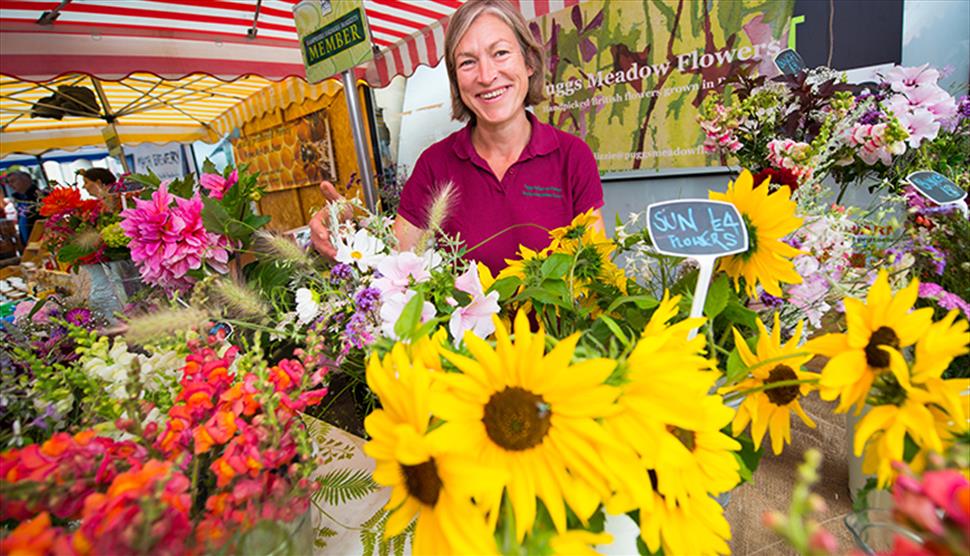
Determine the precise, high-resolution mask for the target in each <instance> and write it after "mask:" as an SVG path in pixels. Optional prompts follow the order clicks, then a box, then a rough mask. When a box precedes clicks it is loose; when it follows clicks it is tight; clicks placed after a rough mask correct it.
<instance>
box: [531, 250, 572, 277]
mask: <svg viewBox="0 0 970 556" xmlns="http://www.w3.org/2000/svg"><path fill="white" fill-rule="evenodd" d="M572 264H573V258H572V257H570V256H569V255H566V254H564V253H556V254H554V255H551V256H550V257H549V258H548V259H546V260H545V261H544V262H543V263H542V268H541V269H540V270H539V273H540V275H541V276H542V277H543V278H562V277H563V276H565V275H566V273H567V272H569V267H570V266H572Z"/></svg>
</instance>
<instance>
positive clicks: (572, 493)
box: [432, 311, 619, 540]
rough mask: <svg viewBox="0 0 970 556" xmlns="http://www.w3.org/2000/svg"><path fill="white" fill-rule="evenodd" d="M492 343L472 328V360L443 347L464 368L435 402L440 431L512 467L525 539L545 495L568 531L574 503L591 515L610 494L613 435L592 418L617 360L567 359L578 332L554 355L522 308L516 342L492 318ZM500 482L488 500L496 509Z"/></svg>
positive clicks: (610, 392)
mask: <svg viewBox="0 0 970 556" xmlns="http://www.w3.org/2000/svg"><path fill="white" fill-rule="evenodd" d="M495 322H496V330H495V338H496V344H497V345H496V347H495V348H492V347H491V346H490V345H489V344H488V343H487V342H485V341H484V340H481V339H479V338H478V337H476V336H475V335H474V334H466V335H465V338H464V341H465V346H466V347H467V349H468V351H469V352H470V353H471V358H469V357H464V356H462V355H458V354H455V353H449V352H444V353H443V355H444V356H445V358H446V359H448V360H449V361H451V362H452V363H453V364H454V365H455V366H456V367H458V369H460V370H461V371H462V372H461V373H440V374H438V375H436V377H435V380H436V383H437V386H440V388H441V391H440V392H439V393H437V394H436V395H435V397H434V398H433V401H432V408H433V410H434V414H435V416H437V417H441V418H442V419H444V421H445V424H443V425H441V426H440V427H439V428H437V429H436V430H435V431H434V432H435V434H440V435H442V437H444V438H446V439H447V442H448V443H449V445H451V446H454V447H461V450H462V451H463V452H464V453H466V454H469V455H470V456H472V457H475V458H476V459H477V461H479V462H480V463H481V464H483V465H485V466H487V467H489V468H492V469H500V470H506V471H507V472H508V480H507V481H506V483H505V490H506V491H507V493H508V499H509V501H510V502H511V504H512V508H513V510H514V513H515V524H516V538H517V539H519V540H521V539H522V538H523V537H524V535H525V533H526V531H528V530H529V529H530V528H531V527H532V522H533V521H534V519H535V516H536V497H537V496H538V497H539V498H540V499H542V501H543V503H544V504H545V506H546V509H547V510H548V511H549V515H550V517H551V518H552V522H553V524H554V525H555V527H556V529H557V531H559V532H563V531H565V530H566V510H565V506H564V502H565V504H568V505H569V507H570V508H571V509H572V510H573V511H574V512H575V513H576V514H577V515H578V516H579V517H580V518H581V519H586V518H587V517H588V516H589V515H590V513H592V511H594V510H595V508H596V505H597V504H598V503H599V502H600V501H602V500H603V499H605V498H606V497H607V496H609V494H610V487H609V485H610V482H611V481H610V477H609V476H608V474H607V473H608V472H607V470H606V466H605V463H604V456H602V455H601V450H600V447H601V446H603V445H607V444H610V443H615V441H614V440H613V439H611V438H609V437H608V435H607V434H606V431H605V430H603V428H602V427H601V426H600V425H599V424H598V423H597V422H596V419H599V418H602V417H603V416H605V415H607V414H609V413H610V412H612V411H613V410H614V401H615V400H616V396H617V395H618V394H619V391H618V389H616V388H614V387H611V386H607V385H605V384H604V381H605V380H606V379H607V377H609V376H610V373H611V372H612V371H613V368H614V367H615V365H616V362H614V361H611V360H609V359H589V360H586V361H582V362H579V363H576V364H571V363H570V361H571V359H572V356H573V351H574V349H575V347H576V342H577V341H578V339H579V334H575V335H573V336H570V337H569V338H566V339H564V340H562V341H560V342H559V343H558V344H557V345H556V347H555V348H553V349H552V350H551V351H550V352H549V353H548V354H547V353H546V352H545V342H546V340H545V335H544V333H543V332H542V331H540V332H538V333H535V334H533V333H532V332H531V331H530V330H529V322H528V318H527V317H526V315H525V313H524V312H521V311H520V312H519V313H518V315H517V316H516V318H515V325H514V328H515V340H514V342H513V341H512V340H511V339H510V337H509V333H508V331H507V330H506V329H505V327H504V326H503V325H502V323H501V322H500V321H499V320H498V319H495ZM502 491H503V489H502V488H497V489H493V490H491V492H490V493H489V494H488V495H486V496H485V498H483V499H482V500H484V502H485V507H486V508H487V509H490V510H492V512H491V516H490V517H491V518H492V519H493V520H494V519H495V518H496V517H497V516H496V514H497V513H498V512H497V511H496V510H497V509H498V507H499V505H500V502H501V498H502Z"/></svg>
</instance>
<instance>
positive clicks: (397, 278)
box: [373, 251, 440, 299]
mask: <svg viewBox="0 0 970 556" xmlns="http://www.w3.org/2000/svg"><path fill="white" fill-rule="evenodd" d="M439 258H440V257H439ZM431 262H433V260H428V259H425V258H423V257H419V256H417V255H415V254H414V253H412V252H411V251H402V252H400V253H391V254H390V255H387V256H386V257H383V258H382V259H381V260H380V261H379V262H378V263H377V272H379V273H381V277H380V278H378V279H377V280H374V284H373V286H374V287H375V288H377V289H379V290H381V298H382V299H383V298H384V297H386V296H388V295H390V294H392V293H403V292H404V291H405V290H406V289H407V288H408V286H411V285H412V284H420V283H421V282H426V281H428V280H429V279H430V278H431V273H430V272H429V271H428V266H429V264H430V263H431Z"/></svg>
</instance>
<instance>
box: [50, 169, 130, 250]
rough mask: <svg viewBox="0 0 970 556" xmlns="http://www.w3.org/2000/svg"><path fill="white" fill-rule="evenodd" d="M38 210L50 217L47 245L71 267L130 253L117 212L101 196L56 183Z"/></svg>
mask: <svg viewBox="0 0 970 556" xmlns="http://www.w3.org/2000/svg"><path fill="white" fill-rule="evenodd" d="M39 213H40V215H41V216H42V217H45V218H47V223H46V225H45V226H44V240H43V241H44V247H45V248H46V249H47V250H48V251H49V252H50V253H52V254H53V255H54V257H55V258H56V259H57V261H58V262H61V263H64V264H66V265H68V267H69V268H75V269H76V268H77V267H78V266H80V265H85V264H92V263H100V262H105V261H116V260H121V259H125V258H127V257H128V247H127V246H128V238H127V237H126V236H125V235H124V232H122V230H121V228H120V226H119V217H118V215H116V214H113V213H111V212H110V211H108V210H106V209H105V206H104V203H102V202H101V201H100V200H99V199H82V198H81V192H80V190H79V189H77V188H74V187H65V186H58V187H55V188H54V189H53V190H51V192H50V193H49V194H48V195H47V196H46V197H44V198H43V200H42V201H41V205H40V210H39Z"/></svg>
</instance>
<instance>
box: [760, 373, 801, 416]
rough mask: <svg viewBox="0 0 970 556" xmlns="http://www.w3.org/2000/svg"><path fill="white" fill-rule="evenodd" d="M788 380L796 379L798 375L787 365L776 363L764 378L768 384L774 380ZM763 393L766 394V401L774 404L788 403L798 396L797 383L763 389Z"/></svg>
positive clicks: (774, 381)
mask: <svg viewBox="0 0 970 556" xmlns="http://www.w3.org/2000/svg"><path fill="white" fill-rule="evenodd" d="M788 380H798V375H796V374H795V371H793V370H792V368H791V367H789V366H788V365H778V366H777V367H775V368H774V369H771V372H770V373H768V378H767V379H766V380H765V384H766V385H769V386H770V385H772V384H774V383H776V382H784V381H788ZM765 395H766V396H768V401H769V402H771V403H773V404H775V405H778V406H783V405H788V404H790V403H791V402H792V401H793V400H794V399H795V398H797V397H798V385H797V384H792V385H789V386H778V387H775V388H768V389H767V390H765Z"/></svg>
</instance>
